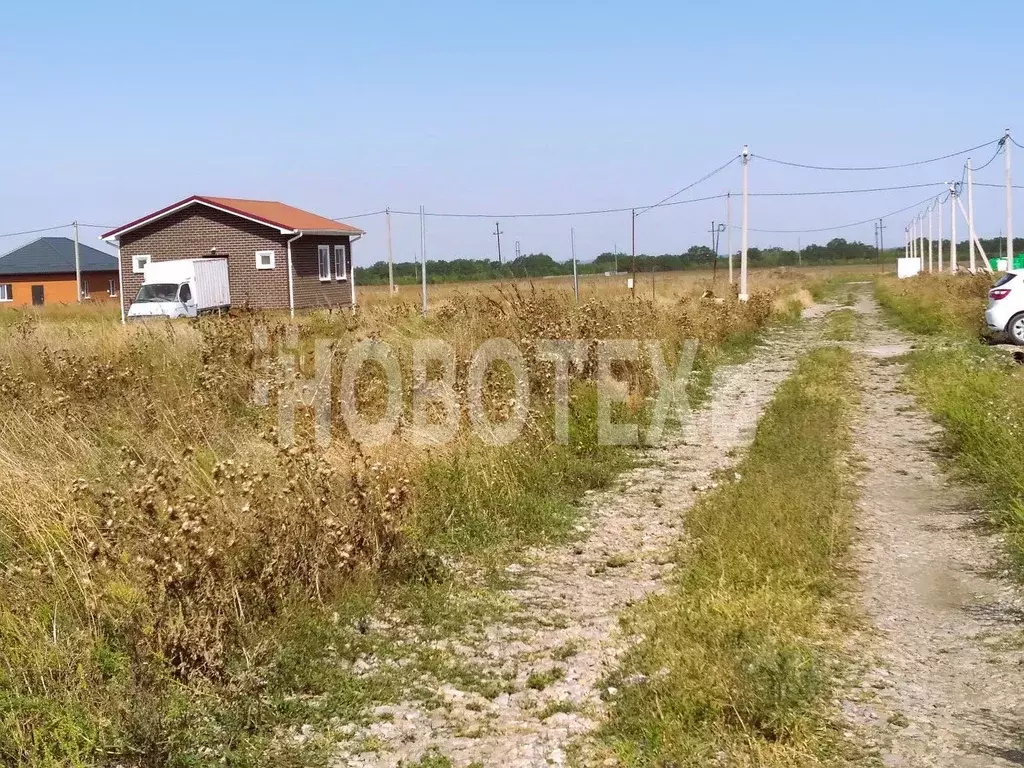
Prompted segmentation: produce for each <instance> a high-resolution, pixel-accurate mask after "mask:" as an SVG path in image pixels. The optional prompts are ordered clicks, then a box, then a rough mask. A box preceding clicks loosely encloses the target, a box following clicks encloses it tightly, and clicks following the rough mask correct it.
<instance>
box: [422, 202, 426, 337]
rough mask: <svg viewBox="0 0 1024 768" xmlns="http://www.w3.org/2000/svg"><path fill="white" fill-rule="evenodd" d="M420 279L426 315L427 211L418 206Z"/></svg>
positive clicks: (424, 314)
mask: <svg viewBox="0 0 1024 768" xmlns="http://www.w3.org/2000/svg"><path fill="white" fill-rule="evenodd" d="M420 261H421V262H422V263H421V264H420V280H422V281H423V282H422V285H423V316H424V317H426V316H427V211H426V209H425V208H424V207H423V206H422V205H421V206H420Z"/></svg>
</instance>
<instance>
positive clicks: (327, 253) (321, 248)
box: [316, 245, 331, 280]
mask: <svg viewBox="0 0 1024 768" xmlns="http://www.w3.org/2000/svg"><path fill="white" fill-rule="evenodd" d="M316 251H317V257H318V258H319V261H320V279H321V280H330V279H331V246H329V245H318V246H317V247H316Z"/></svg>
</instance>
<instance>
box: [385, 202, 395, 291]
mask: <svg viewBox="0 0 1024 768" xmlns="http://www.w3.org/2000/svg"><path fill="white" fill-rule="evenodd" d="M384 217H385V218H386V219H387V222H388V287H389V289H390V292H391V293H394V292H395V265H394V261H393V259H392V256H391V207H390V206H388V207H387V208H385V209H384Z"/></svg>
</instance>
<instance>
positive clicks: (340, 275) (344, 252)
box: [334, 245, 348, 280]
mask: <svg viewBox="0 0 1024 768" xmlns="http://www.w3.org/2000/svg"><path fill="white" fill-rule="evenodd" d="M339 254H340V256H341V259H340V260H339V259H338V256H339ZM347 263H348V246H347V245H336V246H334V279H335V280H347V279H348V268H347V266H346V265H347Z"/></svg>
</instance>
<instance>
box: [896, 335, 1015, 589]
mask: <svg viewBox="0 0 1024 768" xmlns="http://www.w3.org/2000/svg"><path fill="white" fill-rule="evenodd" d="M909 359H910V365H909V368H908V375H909V380H910V382H911V386H912V388H913V391H914V393H915V394H916V395H917V398H918V400H919V402H920V403H921V404H922V405H924V406H925V408H927V409H928V411H930V412H931V413H932V415H933V416H934V417H935V418H936V419H937V420H938V421H939V423H941V424H942V426H943V427H944V428H945V429H944V431H943V437H944V440H945V442H946V445H947V447H948V448H949V449H950V451H951V453H952V455H953V456H954V457H955V458H956V461H957V464H958V465H959V466H960V467H961V469H962V470H963V472H964V474H965V476H967V477H968V478H970V480H971V481H972V482H973V483H980V485H981V486H982V487H983V488H984V489H985V491H986V492H987V494H988V497H989V500H990V502H991V506H992V508H993V509H994V510H996V511H995V512H994V513H993V515H994V519H993V522H995V523H996V524H998V525H1001V526H1004V527H1005V528H1006V531H1007V534H1008V535H1007V538H1008V541H1009V543H1010V549H1011V552H1012V554H1013V556H1014V559H1015V561H1016V562H1017V565H1018V573H1020V574H1021V575H1024V452H1022V451H1021V446H1022V445H1024V370H1022V369H1021V368H1020V367H1019V366H1017V365H1015V364H1014V363H1012V362H1011V361H1010V360H1009V359H1008V358H1006V357H1005V356H1003V355H1001V354H999V353H996V352H992V351H990V350H986V349H985V348H984V347H981V346H979V345H968V346H963V347H958V348H953V349H929V350H921V351H918V352H915V353H913V354H912V355H911V356H910V358H909Z"/></svg>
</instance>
